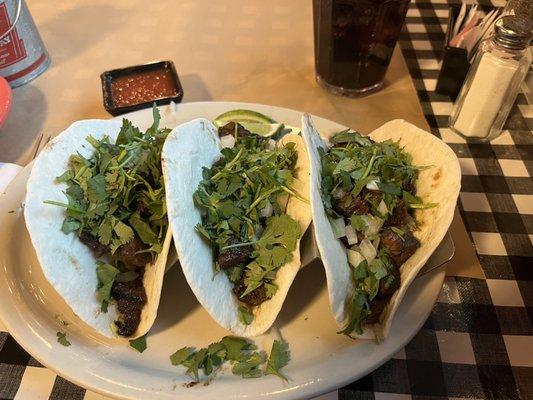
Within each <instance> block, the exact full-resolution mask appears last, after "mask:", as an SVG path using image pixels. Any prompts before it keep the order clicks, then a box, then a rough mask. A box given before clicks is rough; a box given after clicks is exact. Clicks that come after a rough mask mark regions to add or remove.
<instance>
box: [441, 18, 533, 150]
mask: <svg viewBox="0 0 533 400" xmlns="http://www.w3.org/2000/svg"><path fill="white" fill-rule="evenodd" d="M494 28H495V33H494V36H492V37H490V38H488V39H486V40H485V41H484V42H483V43H482V44H481V45H480V47H479V49H478V52H477V54H476V56H475V58H474V61H473V62H472V66H471V67H470V70H469V71H468V75H467V76H466V79H465V82H464V84H463V87H462V89H461V91H460V92H459V96H458V97H457V99H456V101H455V104H454V106H453V109H452V113H451V115H450V128H451V129H452V130H453V131H454V132H456V133H458V134H459V135H461V136H463V137H465V138H467V139H473V140H477V141H489V140H491V139H494V138H495V137H497V136H499V135H500V134H501V130H502V127H503V124H504V123H505V120H506V119H507V117H508V115H509V112H510V110H511V107H512V106H513V103H514V101H515V99H516V96H517V94H518V91H519V89H520V85H521V84H522V81H523V80H524V78H525V76H526V74H527V71H528V69H529V66H530V65H531V60H532V56H531V52H530V51H529V49H528V46H529V42H530V40H531V36H532V32H531V21H530V20H529V19H528V18H521V17H518V16H512V15H509V16H505V17H502V18H500V19H499V20H497V21H496V23H495V27H494Z"/></svg>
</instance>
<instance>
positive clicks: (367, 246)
mask: <svg viewBox="0 0 533 400" xmlns="http://www.w3.org/2000/svg"><path fill="white" fill-rule="evenodd" d="M359 248H360V249H361V255H362V256H363V257H364V258H365V259H366V261H367V262H368V264H370V263H371V262H372V260H374V258H376V249H375V248H374V246H372V243H370V240H368V239H363V240H361V243H360V244H359Z"/></svg>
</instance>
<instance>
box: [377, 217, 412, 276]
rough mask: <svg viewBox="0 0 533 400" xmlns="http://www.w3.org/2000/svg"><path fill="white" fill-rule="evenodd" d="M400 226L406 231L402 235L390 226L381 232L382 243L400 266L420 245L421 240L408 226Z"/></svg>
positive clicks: (394, 261)
mask: <svg viewBox="0 0 533 400" xmlns="http://www.w3.org/2000/svg"><path fill="white" fill-rule="evenodd" d="M398 228H399V229H401V230H402V231H403V232H404V233H403V235H402V236H400V235H398V234H397V233H395V232H394V231H393V230H392V229H390V228H385V229H384V230H383V233H382V234H381V244H382V246H384V247H385V248H386V249H387V251H388V253H389V257H390V258H391V260H392V261H393V263H394V264H395V265H396V266H397V267H400V265H402V264H403V263H404V262H405V261H407V259H408V258H409V257H411V256H412V255H413V253H414V252H415V251H416V249H418V248H419V247H420V242H419V241H418V239H417V238H416V237H414V236H413V234H412V232H411V230H410V229H409V228H408V227H407V226H405V225H404V226H400V227H398Z"/></svg>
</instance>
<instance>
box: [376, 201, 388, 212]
mask: <svg viewBox="0 0 533 400" xmlns="http://www.w3.org/2000/svg"><path fill="white" fill-rule="evenodd" d="M378 211H379V213H380V214H381V215H386V214H387V213H388V212H389V209H388V208H387V205H386V204H385V202H384V201H383V199H381V202H380V203H379V206H378Z"/></svg>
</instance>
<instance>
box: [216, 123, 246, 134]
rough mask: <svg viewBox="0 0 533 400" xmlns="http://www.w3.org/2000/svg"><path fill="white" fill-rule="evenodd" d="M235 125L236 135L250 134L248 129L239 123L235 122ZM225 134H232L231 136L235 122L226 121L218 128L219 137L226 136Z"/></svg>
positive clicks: (233, 132)
mask: <svg viewBox="0 0 533 400" xmlns="http://www.w3.org/2000/svg"><path fill="white" fill-rule="evenodd" d="M236 125H237V136H240V137H245V136H250V134H251V133H250V131H249V130H247V129H246V128H245V127H244V126H242V125H241V124H236ZM227 135H232V136H234V135H235V122H228V123H227V124H226V125H224V126H221V127H220V128H218V136H219V137H222V136H227Z"/></svg>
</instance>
